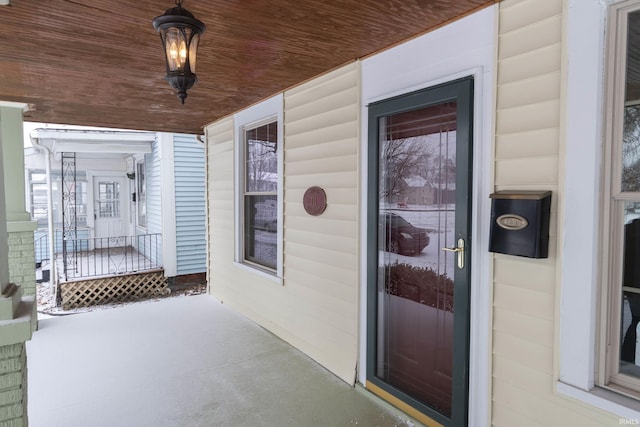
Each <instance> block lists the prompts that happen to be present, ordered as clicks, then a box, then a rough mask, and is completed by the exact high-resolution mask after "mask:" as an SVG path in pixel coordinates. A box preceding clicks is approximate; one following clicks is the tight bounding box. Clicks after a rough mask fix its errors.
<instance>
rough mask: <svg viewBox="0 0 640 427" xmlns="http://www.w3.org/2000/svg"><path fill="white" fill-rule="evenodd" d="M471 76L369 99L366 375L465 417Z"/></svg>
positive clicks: (404, 396) (426, 407) (453, 418)
mask: <svg viewBox="0 0 640 427" xmlns="http://www.w3.org/2000/svg"><path fill="white" fill-rule="evenodd" d="M472 94H473V79H471V78H466V79H461V80H457V81H454V82H451V83H448V84H444V85H440V86H436V87H432V88H429V89H426V90H421V91H418V92H413V93H410V94H407V95H404V96H400V97H396V98H392V99H388V100H385V101H381V102H377V103H374V104H370V105H369V183H368V187H369V190H368V191H369V193H368V196H369V197H368V198H369V205H368V227H369V228H368V248H369V251H368V277H369V279H368V280H369V284H368V291H367V293H368V325H367V329H368V331H367V334H368V335H367V341H368V348H367V382H368V383H370V384H373V386H374V387H371V388H372V389H379V390H382V393H381V394H383V395H387V397H388V396H391V398H392V399H397V400H400V401H402V402H404V403H406V404H409V405H410V406H411V407H413V408H414V409H415V410H417V411H418V412H421V413H422V414H424V415H426V416H427V417H429V418H431V419H432V420H435V421H437V422H439V423H440V424H442V425H445V426H464V425H467V406H468V367H469V361H468V358H469V356H468V355H469V294H470V293H469V284H470V281H469V277H470V276H469V273H470V269H469V264H470V259H471V253H470V250H469V248H470V243H471V242H470V236H471V227H470V221H469V218H470V209H471V192H470V191H471V188H470V177H471V167H472V156H471V153H472V150H471V142H472V109H473V106H472V99H473V97H472Z"/></svg>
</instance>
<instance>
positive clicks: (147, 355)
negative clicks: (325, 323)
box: [27, 295, 420, 427]
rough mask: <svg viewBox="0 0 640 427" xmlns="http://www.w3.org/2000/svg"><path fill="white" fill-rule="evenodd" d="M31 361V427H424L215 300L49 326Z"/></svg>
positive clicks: (182, 301) (129, 309) (173, 302)
mask: <svg viewBox="0 0 640 427" xmlns="http://www.w3.org/2000/svg"><path fill="white" fill-rule="evenodd" d="M186 313H188V315H185V314H186ZM95 331H100V333H95ZM27 351H28V352H29V357H28V375H29V425H31V426H32V427H39V426H47V427H55V426H65V427H70V426H86V425H92V426H114V425H117V426H276V425H277V426H331V427H333V426H356V425H360V426H383V427H384V426H415V425H420V424H419V423H417V422H416V421H414V420H412V419H409V418H408V417H407V416H406V415H404V414H400V413H399V412H397V411H395V410H394V409H391V408H390V407H389V406H387V405H386V404H383V403H381V401H379V400H378V399H375V398H373V397H371V395H370V394H369V393H368V392H367V391H364V390H362V389H360V388H353V387H351V386H349V385H348V384H346V383H345V382H343V381H342V380H340V379H338V378H337V377H335V376H334V375H333V374H331V373H330V372H328V371H327V370H325V369H324V368H323V367H322V366H320V365H318V364H317V363H315V362H314V361H313V360H312V359H310V358H309V357H307V356H306V355H304V354H303V353H301V352H300V351H298V350H296V349H294V348H293V347H291V346H290V345H289V344H287V343H286V342H284V341H282V340H280V339H279V338H277V337H275V336H274V335H272V334H270V333H269V332H267V331H266V330H264V329H263V328H261V327H260V326H258V325H256V324H255V323H253V322H252V321H250V320H248V319H246V318H245V317H243V316H241V315H240V314H238V313H237V312H235V311H232V310H231V309H229V308H227V307H226V306H225V305H223V304H222V303H221V302H219V301H218V300H216V299H215V298H213V297H211V296H208V295H199V296H189V297H177V298H169V299H164V300H161V301H158V302H144V303H138V304H132V305H128V306H125V307H122V308H118V309H112V310H101V311H94V312H91V313H84V314H78V315H73V316H64V317H56V318H48V319H44V320H40V328H39V330H38V331H37V332H35V333H34V335H33V339H32V340H31V341H30V342H28V343H27ZM61 391H64V392H61Z"/></svg>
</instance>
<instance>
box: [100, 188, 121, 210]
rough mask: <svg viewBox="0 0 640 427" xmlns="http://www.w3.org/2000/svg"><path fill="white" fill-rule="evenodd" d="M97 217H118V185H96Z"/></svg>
mask: <svg viewBox="0 0 640 427" xmlns="http://www.w3.org/2000/svg"><path fill="white" fill-rule="evenodd" d="M98 215H99V217H100V218H119V217H120V184H119V183H117V182H111V181H109V182H100V183H98Z"/></svg>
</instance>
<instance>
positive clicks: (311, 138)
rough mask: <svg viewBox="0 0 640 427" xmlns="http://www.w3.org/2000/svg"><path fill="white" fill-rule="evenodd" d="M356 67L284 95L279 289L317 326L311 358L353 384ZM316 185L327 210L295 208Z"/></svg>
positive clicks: (311, 333) (355, 336) (355, 337)
mask: <svg viewBox="0 0 640 427" xmlns="http://www.w3.org/2000/svg"><path fill="white" fill-rule="evenodd" d="M358 80H359V67H358V64H357V63H352V64H349V65H346V66H344V67H342V68H340V69H338V70H335V71H333V72H331V73H328V74H326V75H323V76H321V77H319V78H317V79H315V80H313V81H310V82H308V83H306V84H303V85H301V86H299V87H296V88H294V89H292V90H289V91H287V92H285V94H284V121H285V123H284V139H285V152H284V164H285V196H284V216H285V223H284V274H285V287H290V288H293V289H294V290H295V291H296V293H298V294H299V299H298V300H299V302H300V305H299V308H300V310H301V311H302V312H304V313H305V315H306V317H309V321H310V322H313V324H314V326H316V327H317V331H308V332H307V333H306V334H305V333H304V332H303V331H301V332H303V335H307V336H308V337H309V338H312V337H314V336H315V335H319V336H322V337H323V338H322V339H321V340H314V342H313V343H311V342H310V343H309V344H310V345H309V346H308V350H306V349H304V348H303V350H304V351H305V352H307V353H308V354H309V355H311V357H313V358H315V359H316V360H318V361H319V362H320V363H322V364H324V365H325V366H327V367H328V368H329V369H331V370H332V371H333V372H334V373H336V374H337V375H338V376H340V377H341V378H343V379H344V380H345V381H348V382H350V383H353V382H354V381H355V366H356V360H357V356H358V349H357V342H358V283H359V281H358V260H359V258H358V256H359V255H358V254H359V249H358V242H359V234H358V230H359V225H358V217H359V206H358V200H359V187H358V176H359V169H358V167H359V165H358V158H359V126H360V124H359V121H358V120H359V111H360V103H359V96H360V95H359V94H360V90H359V83H358ZM313 185H317V186H320V187H322V188H323V189H324V191H325V192H326V194H327V209H326V211H325V212H324V213H323V214H322V215H320V216H317V217H314V216H310V215H308V214H307V213H306V212H305V211H304V208H303V206H302V198H303V195H304V192H305V190H306V189H307V188H308V187H310V186H313Z"/></svg>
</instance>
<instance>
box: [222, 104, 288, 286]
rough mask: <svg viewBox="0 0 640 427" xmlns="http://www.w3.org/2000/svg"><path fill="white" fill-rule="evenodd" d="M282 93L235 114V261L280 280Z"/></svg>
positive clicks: (281, 240) (281, 242)
mask: <svg viewBox="0 0 640 427" xmlns="http://www.w3.org/2000/svg"><path fill="white" fill-rule="evenodd" d="M282 103H283V97H282V95H276V96H274V97H272V98H269V99H267V100H265V101H263V102H261V103H259V104H256V105H254V106H253V107H250V108H248V109H246V110H243V111H241V112H239V113H237V114H235V115H234V129H235V131H234V141H235V150H234V151H235V161H236V168H235V188H236V193H235V211H236V215H235V255H234V259H235V261H236V263H238V264H239V265H242V266H243V267H248V268H250V269H252V270H253V271H254V272H257V273H258V274H262V275H266V277H269V278H271V279H274V280H277V281H280V280H281V278H282V261H283V256H282V247H283V236H282V235H283V224H282V217H283V214H282V212H283V198H282V195H283V188H282V181H283V162H282V158H283V127H282V117H283V115H282Z"/></svg>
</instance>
